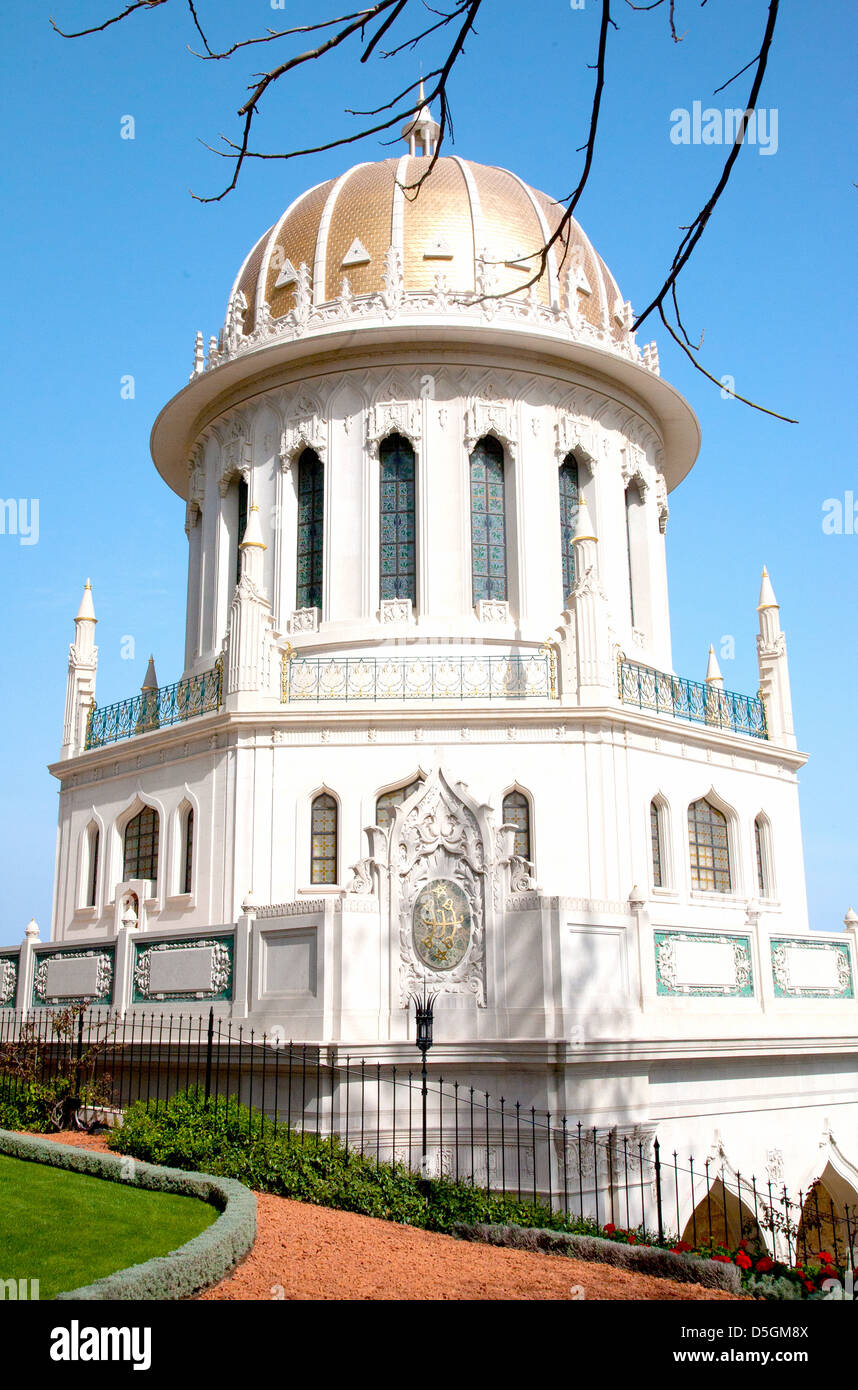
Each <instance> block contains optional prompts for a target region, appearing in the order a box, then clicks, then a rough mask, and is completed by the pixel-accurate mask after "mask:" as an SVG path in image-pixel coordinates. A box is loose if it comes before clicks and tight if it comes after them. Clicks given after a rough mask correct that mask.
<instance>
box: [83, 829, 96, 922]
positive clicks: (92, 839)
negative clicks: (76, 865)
mask: <svg viewBox="0 0 858 1390" xmlns="http://www.w3.org/2000/svg"><path fill="white" fill-rule="evenodd" d="M99 840H100V836H99V832H98V826H97V825H91V826H90V828H89V834H88V835H87V863H86V903H85V904H84V906H86V907H95V905H96V901H97V894H98V849H99Z"/></svg>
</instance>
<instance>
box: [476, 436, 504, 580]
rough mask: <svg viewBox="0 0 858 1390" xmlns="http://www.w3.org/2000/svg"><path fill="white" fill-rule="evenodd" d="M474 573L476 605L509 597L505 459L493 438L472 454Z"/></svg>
mask: <svg viewBox="0 0 858 1390" xmlns="http://www.w3.org/2000/svg"><path fill="white" fill-rule="evenodd" d="M471 574H472V580H473V593H474V603H477V602H478V601H479V600H480V599H481V598H493V599H505V598H506V596H507V588H506V511H505V496H504V459H503V449H502V447H501V445H500V444H499V443H498V441H497V440H496V439H494V438H492V436H491V435H489V436H487V437H486V438H485V439H481V440H480V441H479V443H478V444H477V446H476V448H475V449H474V452H473V453H472V454H471Z"/></svg>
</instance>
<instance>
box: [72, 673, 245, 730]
mask: <svg viewBox="0 0 858 1390" xmlns="http://www.w3.org/2000/svg"><path fill="white" fill-rule="evenodd" d="M222 687H223V666H222V664H221V662H220V661H218V663H217V664H216V665H215V666H214V668H213V669H212V670H211V671H205V672H203V674H202V675H200V676H190V677H189V678H188V679H187V680H183V681H176V682H175V684H174V685H162V686H160V687H159V688H158V689H157V690H144V691H141V693H140V694H139V695H135V696H134V697H133V698H132V699H130V700H119V701H118V702H117V703H116V704H115V705H105V706H104V708H103V709H99V708H98V706H97V705H93V707H92V710H91V711H90V715H89V719H88V720H87V726H86V747H87V749H90V748H102V747H103V746H104V745H105V744H106V743H118V742H119V740H120V739H123V738H132V737H133V736H134V735H135V734H148V733H150V732H151V731H152V730H153V729H163V728H167V727H168V726H169V725H171V724H181V723H182V722H183V721H184V720H185V719H194V718H196V716H197V715H200V714H211V713H212V711H214V710H219V709H220V707H221V701H222Z"/></svg>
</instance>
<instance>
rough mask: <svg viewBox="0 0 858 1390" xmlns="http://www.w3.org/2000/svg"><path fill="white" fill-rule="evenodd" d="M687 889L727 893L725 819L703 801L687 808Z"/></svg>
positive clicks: (727, 860) (727, 856)
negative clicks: (689, 865) (689, 870)
mask: <svg viewBox="0 0 858 1390" xmlns="http://www.w3.org/2000/svg"><path fill="white" fill-rule="evenodd" d="M688 843H689V848H690V851H691V886H692V888H702V889H704V890H705V891H707V892H709V893H729V892H730V887H731V884H730V848H729V843H728V839H727V817H726V816H725V815H723V814H722V812H721V811H719V810H718V809H717V807H715V806H713V805H712V803H711V802H710V801H707V800H706V799H705V798H704V799H703V800H701V801H695V802H694V803H693V804H692V805H691V806H689V808H688Z"/></svg>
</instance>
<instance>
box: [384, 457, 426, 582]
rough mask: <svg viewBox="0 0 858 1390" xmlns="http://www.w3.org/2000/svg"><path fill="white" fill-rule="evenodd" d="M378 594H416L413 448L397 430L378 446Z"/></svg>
mask: <svg viewBox="0 0 858 1390" xmlns="http://www.w3.org/2000/svg"><path fill="white" fill-rule="evenodd" d="M379 459H380V461H381V478H380V494H379V495H380V509H381V516H380V523H381V525H380V555H379V573H380V576H381V589H380V593H381V597H382V598H383V599H386V598H407V599H411V602H412V603H414V602H415V600H416V598H417V584H416V546H415V543H414V450H413V449H412V447H411V445H410V444H409V442H408V440H407V439H404V438H403V437H402V435H401V434H391V435H389V436H388V438H387V439H384V440H382V443H381V448H380V449H379Z"/></svg>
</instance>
